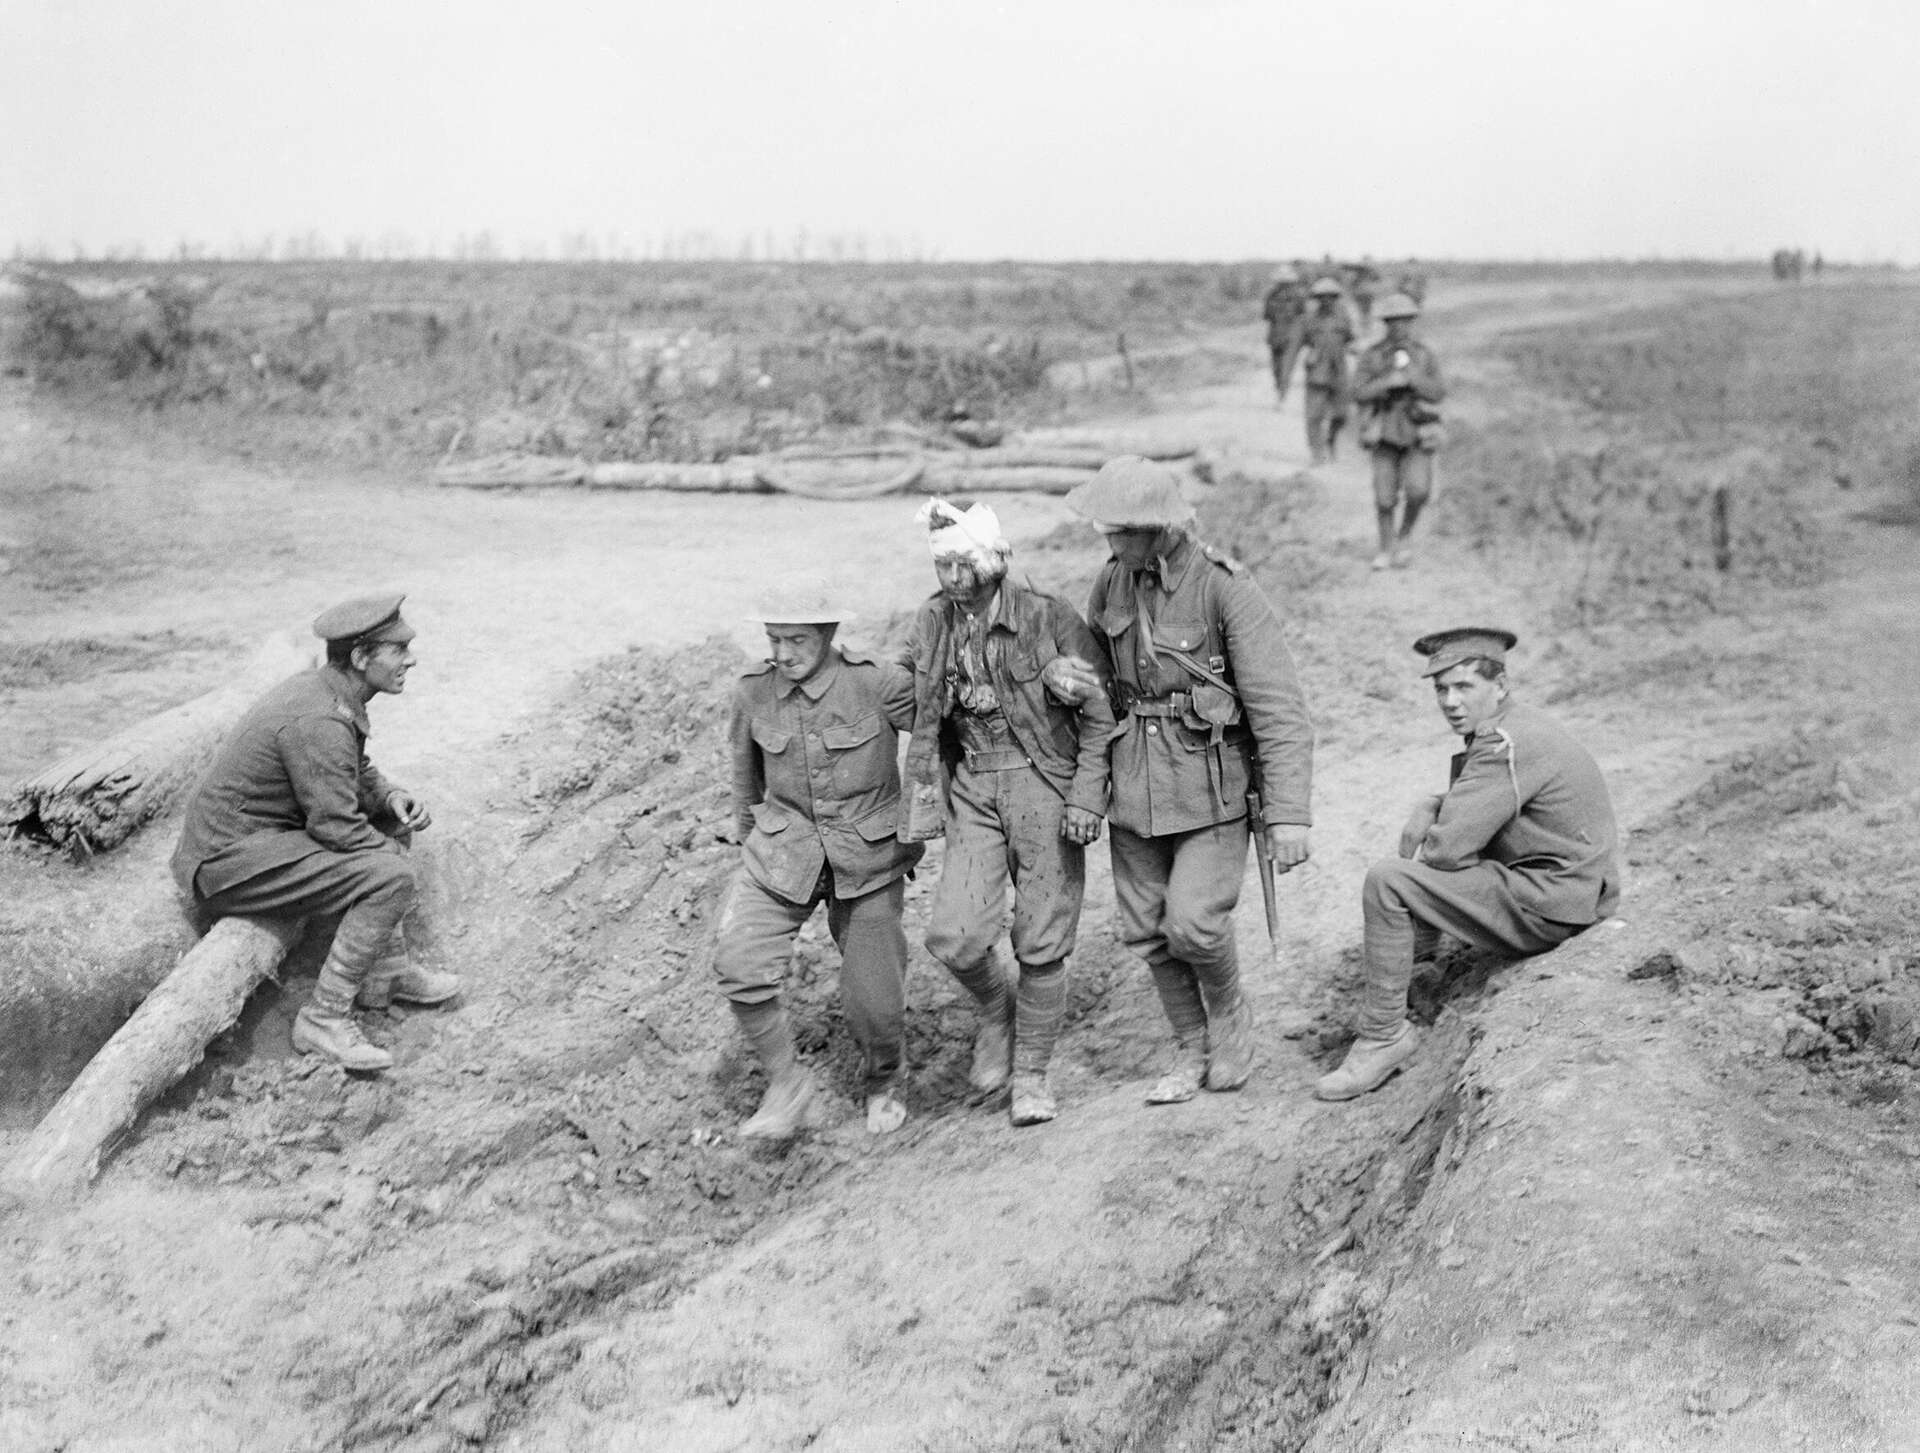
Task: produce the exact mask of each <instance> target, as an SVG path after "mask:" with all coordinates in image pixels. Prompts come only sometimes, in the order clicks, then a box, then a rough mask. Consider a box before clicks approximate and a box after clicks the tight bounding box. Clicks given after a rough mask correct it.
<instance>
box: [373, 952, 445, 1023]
mask: <svg viewBox="0 0 1920 1453" xmlns="http://www.w3.org/2000/svg"><path fill="white" fill-rule="evenodd" d="M459 992H460V976H459V975H458V974H443V973H440V972H438V971H437V970H434V969H423V968H419V967H417V966H416V965H415V964H414V963H413V962H412V961H411V960H410V959H409V958H408V957H407V955H406V951H405V950H404V949H402V950H397V951H395V952H393V953H389V954H382V955H381V957H380V962H379V963H377V964H375V965H374V966H373V970H372V972H370V973H369V974H368V975H367V977H366V981H365V982H364V983H362V984H361V985H360V994H359V998H358V1002H359V1005H360V1007H361V1008H362V1009H386V1008H390V1007H391V1006H392V1005H394V1004H396V1003H398V1004H427V1005H431V1004H444V1003H446V1002H447V1000H449V999H451V998H452V997H453V996H454V995H455V994H458V993H459Z"/></svg>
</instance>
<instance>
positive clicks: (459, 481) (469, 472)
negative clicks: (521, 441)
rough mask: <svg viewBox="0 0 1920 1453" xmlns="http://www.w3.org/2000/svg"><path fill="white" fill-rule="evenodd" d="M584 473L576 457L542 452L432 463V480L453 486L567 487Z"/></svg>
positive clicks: (576, 484)
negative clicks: (571, 457) (550, 454)
mask: <svg viewBox="0 0 1920 1453" xmlns="http://www.w3.org/2000/svg"><path fill="white" fill-rule="evenodd" d="M586 477H587V466H586V464H585V463H584V462H583V461H581V460H578V459H555V458H552V457H551V456H549V455H544V454H492V455H489V456H487V457H486V458H484V459H463V460H460V461H458V462H454V461H447V462H443V463H441V464H437V465H435V466H434V470H433V482H434V483H435V484H438V485H444V486H446V487H448V488H452V489H569V488H577V487H578V486H579V485H580V484H582V483H583V482H585V480H586Z"/></svg>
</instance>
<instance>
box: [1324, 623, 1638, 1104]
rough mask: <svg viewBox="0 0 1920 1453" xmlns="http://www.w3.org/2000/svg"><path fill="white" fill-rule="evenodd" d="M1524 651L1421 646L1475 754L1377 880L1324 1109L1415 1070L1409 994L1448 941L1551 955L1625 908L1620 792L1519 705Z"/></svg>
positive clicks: (1367, 904)
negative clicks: (1518, 666) (1359, 973)
mask: <svg viewBox="0 0 1920 1453" xmlns="http://www.w3.org/2000/svg"><path fill="white" fill-rule="evenodd" d="M1514 645H1515V637H1514V635H1513V633H1512V632H1511V631H1501V630H1489V629H1484V628H1479V627H1474V628H1469V629H1463V630H1452V631H1441V632H1438V633H1437V634H1435V635H1431V636H1423V637H1422V638H1421V639H1420V640H1418V641H1415V642H1414V644H1413V648H1414V650H1416V651H1418V652H1420V654H1422V655H1423V656H1425V657H1426V658H1427V665H1426V669H1425V671H1423V672H1422V673H1421V674H1422V675H1424V676H1427V677H1429V678H1431V679H1432V681H1433V690H1434V695H1435V697H1436V698H1437V699H1438V701H1439V705H1440V712H1441V714H1442V715H1443V716H1444V717H1446V719H1447V725H1448V726H1449V727H1451V728H1452V729H1453V730H1454V731H1455V732H1456V733H1458V734H1459V735H1460V736H1461V737H1462V738H1464V741H1465V747H1464V750H1462V751H1461V752H1460V753H1459V755H1457V756H1456V757H1454V759H1453V770H1452V774H1451V778H1450V781H1451V785H1450V786H1449V787H1448V788H1447V790H1446V791H1445V792H1443V793H1440V794H1438V795H1437V796H1434V797H1430V798H1427V799H1424V800H1423V801H1422V802H1421V803H1420V804H1419V806H1417V807H1416V808H1415V809H1414V811H1413V816H1412V817H1411V818H1410V819H1409V820H1408V822H1407V825H1406V827H1405V829H1404V830H1402V832H1401V834H1400V856H1399V857H1397V858H1388V859H1386V860H1385V861H1384V862H1379V863H1376V864H1374V866H1373V868H1372V869H1371V870H1370V871H1369V872H1368V874H1367V881H1366V887H1365V889H1364V890H1363V892H1362V897H1361V911H1362V914H1363V916H1364V919H1365V925H1366V933H1365V954H1366V987H1365V989H1364V990H1363V991H1362V1000H1361V1006H1360V1022H1359V1026H1358V1028H1359V1035H1358V1037H1357V1038H1356V1039H1355V1040H1354V1042H1353V1046H1352V1048H1350V1049H1349V1050H1348V1051H1347V1056H1346V1059H1345V1061H1344V1062H1343V1063H1342V1064H1341V1066H1340V1068H1339V1069H1337V1070H1335V1071H1333V1073H1332V1074H1329V1075H1326V1076H1324V1077H1322V1078H1321V1080H1320V1081H1319V1082H1318V1083H1317V1084H1316V1085H1315V1086H1314V1091H1313V1092H1314V1094H1315V1095H1317V1096H1319V1098H1321V1099H1322V1100H1351V1099H1353V1098H1354V1097H1355V1096H1356V1095H1364V1094H1365V1093H1367V1091H1369V1090H1373V1089H1377V1088H1378V1087H1379V1086H1380V1085H1382V1084H1384V1083H1386V1081H1387V1080H1388V1079H1389V1078H1391V1077H1392V1075H1393V1074H1394V1072H1395V1071H1396V1070H1397V1069H1399V1067H1400V1066H1401V1065H1402V1064H1404V1063H1405V1062H1406V1061H1407V1060H1408V1059H1409V1058H1411V1057H1412V1055H1413V1052H1414V1048H1415V1036H1414V1033H1413V1027H1412V1026H1411V1025H1410V1024H1408V1023H1407V985H1408V983H1409V981H1410V980H1411V978H1412V975H1413V965H1414V961H1415V959H1416V957H1419V958H1431V957H1432V955H1433V949H1434V947H1435V942H1436V940H1437V938H1438V936H1439V935H1440V934H1441V933H1443V932H1444V933H1447V934H1451V935H1452V936H1453V937H1455V938H1457V939H1461V940H1463V941H1464V942H1466V943H1470V944H1473V945H1475V946H1477V947H1479V948H1484V949H1492V950H1495V951H1497V952H1502V953H1510V954H1538V953H1545V952H1546V951H1547V950H1548V949H1550V948H1552V947H1553V946H1554V945H1555V944H1558V943H1563V942H1565V941H1566V940H1567V939H1569V938H1572V937H1573V936H1574V935H1575V934H1577V933H1579V932H1580V931H1581V930H1582V929H1585V928H1587V927H1589V926H1591V925H1592V924H1595V923H1598V922H1599V921H1600V920H1601V919H1603V918H1606V917H1608V916H1609V915H1610V914H1612V912H1613V910H1614V905H1615V903H1616V902H1617V901H1618V899H1619V896H1620V859H1619V847H1618V838H1617V834H1616V832H1615V830H1614V822H1613V805H1612V803H1611V801H1610V800H1609V799H1608V796H1607V784H1606V780H1605V779H1604V778H1603V777H1602V776H1601V775H1600V768H1599V767H1598V766H1597V765H1595V763H1594V760H1593V758H1592V756H1590V755H1589V754H1588V752H1587V750H1586V749H1585V748H1584V747H1582V746H1581V745H1580V744H1579V743H1578V742H1576V741H1575V740H1574V739H1573V738H1572V737H1571V736H1569V735H1568V734H1567V732H1566V730H1565V729H1564V728H1563V727H1561V726H1560V724H1559V723H1558V722H1556V721H1554V719H1553V718H1552V717H1550V716H1548V715H1546V713H1544V712H1541V711H1536V710H1534V709H1533V708H1532V707H1529V706H1522V705H1520V704H1519V703H1518V702H1515V701H1512V700H1510V699H1509V698H1508V694H1507V652H1508V651H1511V650H1512V649H1513V647H1514Z"/></svg>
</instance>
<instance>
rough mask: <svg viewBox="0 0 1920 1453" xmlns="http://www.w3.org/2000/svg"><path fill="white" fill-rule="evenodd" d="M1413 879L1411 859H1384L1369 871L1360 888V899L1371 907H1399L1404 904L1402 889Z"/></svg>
mask: <svg viewBox="0 0 1920 1453" xmlns="http://www.w3.org/2000/svg"><path fill="white" fill-rule="evenodd" d="M1412 878H1413V862H1412V860H1411V859H1409V858H1382V859H1381V860H1380V861H1379V862H1377V863H1375V864H1374V865H1373V866H1372V867H1371V868H1368V869H1367V877H1366V881H1365V882H1364V883H1363V884H1362V885H1361V888H1360V899H1361V901H1362V902H1363V903H1365V904H1366V905H1368V906H1369V907H1377V908H1384V907H1398V906H1399V905H1400V903H1401V902H1402V893H1401V889H1402V887H1403V886H1404V885H1405V884H1406V883H1408V882H1409V881H1411V879H1412Z"/></svg>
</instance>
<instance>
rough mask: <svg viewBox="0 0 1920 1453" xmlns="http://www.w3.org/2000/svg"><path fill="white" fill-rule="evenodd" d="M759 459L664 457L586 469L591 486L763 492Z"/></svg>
mask: <svg viewBox="0 0 1920 1453" xmlns="http://www.w3.org/2000/svg"><path fill="white" fill-rule="evenodd" d="M759 465H760V460H759V459H757V458H755V457H753V456H751V455H745V454H743V455H740V456H738V457H737V458H733V459H729V460H726V461H725V462H724V463H721V464H673V463H668V462H664V461H649V462H641V463H618V462H616V463H610V464H595V465H591V466H589V467H588V469H587V471H586V483H587V488H588V489H684V490H699V491H705V492H708V493H718V494H764V493H766V491H767V489H768V486H767V484H766V483H765V482H764V481H763V480H762V479H761V478H760V475H759Z"/></svg>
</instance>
